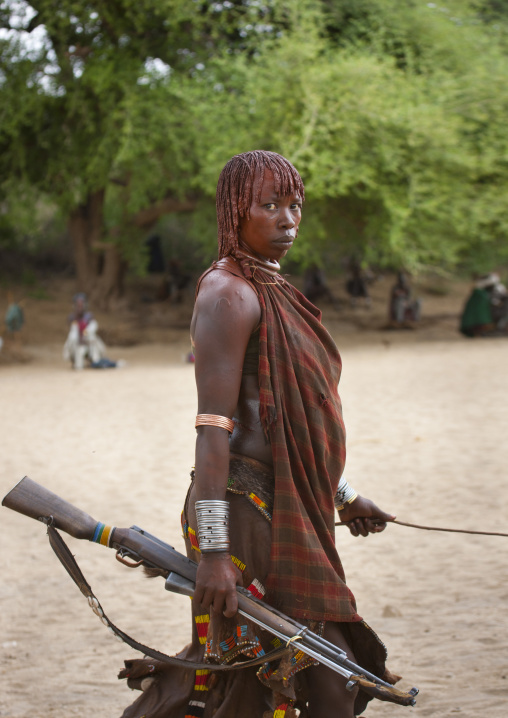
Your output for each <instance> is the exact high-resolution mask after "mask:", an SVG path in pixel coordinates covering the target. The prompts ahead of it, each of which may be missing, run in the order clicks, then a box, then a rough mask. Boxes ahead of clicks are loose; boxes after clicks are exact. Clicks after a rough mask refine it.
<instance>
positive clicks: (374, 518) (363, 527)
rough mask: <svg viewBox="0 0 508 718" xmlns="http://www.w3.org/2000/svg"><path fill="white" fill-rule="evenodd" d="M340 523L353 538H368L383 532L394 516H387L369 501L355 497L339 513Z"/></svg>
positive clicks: (361, 497)
mask: <svg viewBox="0 0 508 718" xmlns="http://www.w3.org/2000/svg"><path fill="white" fill-rule="evenodd" d="M339 518H340V521H341V523H343V524H347V525H348V527H349V530H350V532H351V533H352V534H353V536H368V535H369V534H370V533H379V532H380V531H384V530H385V528H386V524H387V523H388V522H390V521H394V520H395V516H393V515H392V514H387V513H386V511H382V510H381V509H380V508H378V507H377V506H376V504H375V503H374V502H373V501H370V499H364V498H363V496H357V497H356V499H355V500H354V501H352V502H351V503H350V504H346V506H345V507H344V508H343V509H342V510H341V511H339Z"/></svg>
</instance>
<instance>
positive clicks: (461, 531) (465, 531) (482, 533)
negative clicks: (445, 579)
mask: <svg viewBox="0 0 508 718" xmlns="http://www.w3.org/2000/svg"><path fill="white" fill-rule="evenodd" d="M387 523H391V524H399V526H409V527H410V528H412V529H422V530H423V531H448V532H450V533H456V534H476V535H478V536H504V537H505V538H508V534H503V533H500V532H499V531H472V530H469V529H443V528H438V527H437V526H419V525H418V524H408V523H406V522H405V521H397V520H396V519H394V520H393V521H388V522H387ZM347 525H348V523H347V522H344V523H343V522H342V521H337V522H336V524H335V526H347Z"/></svg>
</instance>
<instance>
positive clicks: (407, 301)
mask: <svg viewBox="0 0 508 718" xmlns="http://www.w3.org/2000/svg"><path fill="white" fill-rule="evenodd" d="M420 316H421V300H420V299H412V298H411V287H410V286H409V282H408V279H407V276H406V274H405V273H404V272H398V274H397V282H396V283H395V284H394V285H393V288H392V291H391V294H390V320H391V322H392V323H394V324H400V325H402V324H407V323H408V322H409V323H410V322H418V321H420Z"/></svg>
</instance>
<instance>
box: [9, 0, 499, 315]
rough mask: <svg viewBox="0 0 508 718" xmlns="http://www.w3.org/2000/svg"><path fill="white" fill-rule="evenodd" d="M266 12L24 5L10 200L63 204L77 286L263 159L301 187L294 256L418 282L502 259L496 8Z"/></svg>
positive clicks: (450, 2)
mask: <svg viewBox="0 0 508 718" xmlns="http://www.w3.org/2000/svg"><path fill="white" fill-rule="evenodd" d="M266 2H267V6H263V5H262V3H260V2H258V0H241V1H238V2H237V3H232V2H223V3H213V4H210V3H202V4H199V3H188V2H187V0H159V1H158V2H155V1H154V0H140V1H139V2H137V3H136V4H134V3H133V2H131V0H118V2H115V3H114V4H111V3H107V4H106V3H104V2H99V1H98V0H95V1H94V2H92V1H91V0H90V1H89V2H85V3H83V4H79V5H78V4H75V3H72V2H70V0H69V2H60V3H58V4H57V5H58V7H57V6H56V5H55V4H54V3H53V2H52V0H39V1H37V2H36V1H35V0H34V2H33V3H32V4H31V5H30V6H27V7H30V8H31V11H30V12H31V14H30V16H27V17H25V18H24V19H22V21H21V23H22V26H23V27H25V28H26V29H27V30H31V32H32V34H33V33H35V32H37V27H39V28H44V33H45V35H44V42H42V43H40V44H39V46H38V49H36V50H32V51H31V53H27V52H26V51H25V52H24V53H23V52H22V51H21V48H20V45H19V39H20V38H19V37H18V36H19V35H20V33H17V34H16V33H15V32H13V33H12V37H8V38H7V39H4V40H3V45H2V52H1V57H2V65H1V72H2V75H0V90H1V92H2V100H3V102H2V109H1V110H0V172H1V175H2V176H3V177H7V176H8V177H9V179H8V180H4V182H3V185H2V186H3V188H4V192H5V193H10V195H11V196H12V193H13V191H15V192H17V193H19V192H20V191H21V188H23V187H24V186H26V187H29V188H30V190H31V191H32V192H34V191H40V192H44V193H46V194H47V195H49V196H50V197H51V198H53V200H54V201H55V202H57V203H58V204H59V206H60V207H61V208H62V211H63V212H64V213H66V216H67V217H68V223H69V230H70V234H71V236H72V239H73V242H74V246H75V255H76V265H77V269H78V277H79V279H80V284H81V286H82V288H85V289H88V291H90V289H91V290H92V291H94V292H95V293H96V295H97V298H99V299H101V300H102V302H103V303H105V302H107V301H108V299H110V298H111V297H114V296H115V292H116V293H118V291H119V288H120V278H121V272H122V267H123V265H124V263H125V261H130V262H135V261H136V260H137V259H139V236H140V235H139V232H140V228H141V227H148V226H150V225H151V223H153V222H155V221H156V220H157V218H158V217H159V216H160V215H161V214H162V213H163V212H167V211H172V210H178V209H193V208H194V207H195V206H196V201H197V200H198V199H199V198H202V197H205V198H208V200H209V202H210V204H213V200H212V198H213V195H214V192H215V183H216V178H217V175H218V173H219V171H220V169H221V168H222V166H223V165H224V162H225V161H227V159H228V158H229V157H230V156H231V155H232V154H234V153H236V152H242V151H245V150H249V149H253V148H256V147H257V148H265V149H272V150H275V151H279V152H282V153H283V154H286V155H287V156H288V157H290V158H291V159H292V160H293V161H294V162H295V164H296V165H297V166H298V168H299V169H300V171H301V172H302V175H303V176H304V179H305V182H306V186H307V190H308V198H309V203H308V209H306V215H307V217H306V222H305V224H304V227H303V230H302V234H301V241H300V242H299V243H298V247H295V250H294V252H295V253H296V254H297V255H298V253H299V255H300V258H301V259H303V260H307V261H310V260H311V259H315V258H316V256H317V255H319V253H320V252H321V251H322V249H323V247H326V246H328V248H329V249H330V251H331V252H333V253H335V254H337V253H338V246H339V247H342V248H343V249H344V251H348V252H350V251H353V250H354V251H356V252H358V253H359V254H361V255H362V256H364V257H366V259H368V260H372V261H376V262H379V261H383V262H385V263H387V264H390V263H392V264H395V263H397V264H400V263H404V264H406V265H409V266H410V267H412V268H414V269H417V268H418V267H421V266H422V265H434V266H436V265H438V266H445V265H446V266H449V267H453V266H454V265H456V264H457V263H459V262H461V261H463V260H464V258H466V259H467V258H468V257H471V256H474V257H475V258H476V259H477V260H478V259H479V258H480V257H482V256H483V257H485V262H486V263H488V262H492V261H493V259H494V258H500V257H501V256H502V252H503V251H506V241H505V237H506V234H507V232H508V212H507V207H506V202H505V195H506V188H507V185H508V166H507V163H506V157H507V156H508V137H507V133H506V123H505V119H504V118H505V117H506V114H507V111H508V77H507V75H508V63H507V62H506V43H505V37H506V35H505V34H504V33H505V30H506V23H504V21H503V20H502V18H501V19H500V18H499V17H498V16H496V19H495V22H494V21H491V20H489V18H490V14H485V12H484V8H485V7H487V6H489V7H490V6H492V5H493V3H491V2H487V0H485V2H482V1H481V0H471V3H464V2H463V0H446V6H444V7H442V6H441V4H440V5H439V6H438V5H437V4H434V3H414V2H412V1H411V0H404V1H403V2H401V1H400V0H322V2H321V3H315V2H312V1H311V0H273V1H272V2H271V3H270V5H269V6H268V0H266ZM11 5H12V3H11ZM55 7H56V10H55ZM76 7H77V9H76ZM0 12H3V14H4V17H7V16H8V15H9V13H8V12H7V10H6V6H5V5H0ZM478 13H480V14H478ZM212 16H213V17H215V20H213V17H212ZM9 17H10V15H9ZM479 18H482V19H481V21H479ZM0 19H1V18H0ZM0 42H2V41H1V35H0ZM309 210H310V211H309ZM211 224H213V223H210V225H211ZM210 235H211V237H213V235H214V232H210ZM211 242H213V239H211ZM503 248H504V250H503Z"/></svg>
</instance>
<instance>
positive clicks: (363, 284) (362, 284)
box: [346, 259, 371, 307]
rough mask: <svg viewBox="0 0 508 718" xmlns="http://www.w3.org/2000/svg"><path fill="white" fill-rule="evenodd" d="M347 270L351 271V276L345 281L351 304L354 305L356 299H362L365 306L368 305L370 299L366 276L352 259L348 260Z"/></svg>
mask: <svg viewBox="0 0 508 718" xmlns="http://www.w3.org/2000/svg"><path fill="white" fill-rule="evenodd" d="M349 271H350V272H351V277H350V278H349V279H348V280H347V282H346V292H347V293H348V294H349V296H350V302H351V306H352V307H356V301H357V299H363V300H364V303H365V306H366V307H370V305H371V301H370V295H369V289H368V286H367V281H368V280H367V276H366V274H365V273H364V272H363V270H362V268H361V266H360V264H359V262H358V261H357V260H355V259H352V260H351V261H350V264H349Z"/></svg>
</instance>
